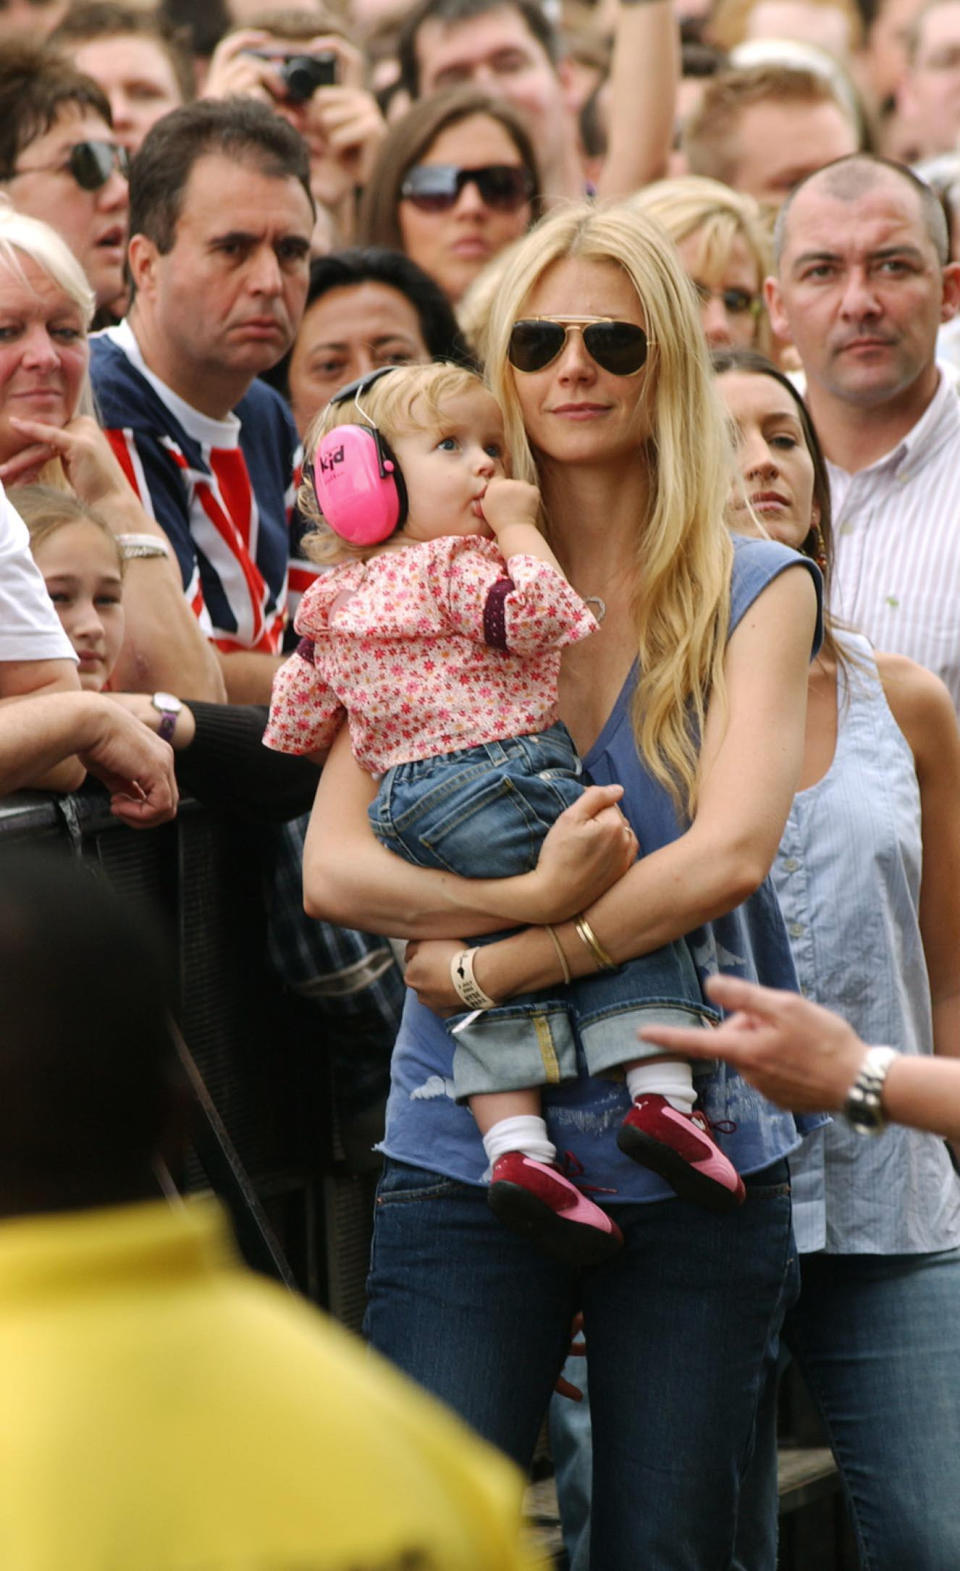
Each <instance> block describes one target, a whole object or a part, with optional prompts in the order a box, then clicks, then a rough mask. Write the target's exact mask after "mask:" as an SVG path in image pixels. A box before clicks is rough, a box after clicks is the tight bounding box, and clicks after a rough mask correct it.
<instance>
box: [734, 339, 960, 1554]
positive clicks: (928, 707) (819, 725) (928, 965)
mask: <svg viewBox="0 0 960 1571" xmlns="http://www.w3.org/2000/svg"><path fill="white" fill-rule="evenodd" d="M714 366H715V370H716V371H717V373H718V384H719V388H720V392H721V395H722V397H723V400H724V402H725V404H726V407H727V410H728V412H729V414H730V416H731V419H732V422H733V425H734V428H735V431H736V435H737V441H738V457H739V469H740V476H741V480H742V489H741V490H740V491H739V493H738V495H737V497H736V498H735V500H734V503H733V509H732V511H733V516H732V519H731V522H732V524H733V526H734V528H735V529H738V530H741V531H742V532H744V533H750V532H756V531H755V525H754V518H756V519H759V521H760V523H761V524H762V525H763V527H764V529H765V530H766V532H767V533H768V534H769V535H770V536H772V537H773V538H774V539H776V540H779V541H781V542H782V543H783V544H785V545H789V546H792V547H794V549H796V550H799V551H801V552H803V553H804V554H806V555H808V556H812V557H813V558H814V559H815V560H817V561H818V562H819V564H820V566H821V568H822V569H823V570H824V572H825V573H828V572H829V549H830V495H829V487H828V482H827V479H826V473H825V470H824V466H823V459H822V456H821V453H820V448H819V444H818V442H817V438H816V435H815V433H814V431H813V428H812V426H811V424H810V421H809V417H808V415H807V412H806V409H805V408H804V406H803V404H802V402H801V400H800V398H799V396H798V394H797V393H796V391H795V389H794V388H793V387H792V386H791V384H790V383H789V381H788V380H787V379H786V378H785V377H784V376H782V375H781V374H780V373H779V372H778V371H775V370H774V368H773V367H772V366H770V365H769V364H768V363H767V362H765V361H764V360H762V358H761V357H759V356H756V355H753V354H750V353H749V352H726V353H722V354H719V355H717V356H715V357H714ZM751 515H752V516H751ZM828 588H829V579H828ZM773 880H774V884H775V886H776V889H777V894H778V897H779V899H780V903H781V907H782V909H783V913H784V917H785V919H786V923H787V932H788V934H789V937H790V944H791V949H792V950H793V957H794V962H795V964H796V967H797V973H798V977H799V980H800V985H801V989H802V991H803V992H804V993H805V994H806V995H807V996H808V997H810V998H813V999H815V1000H816V1001H817V1002H818V1003H821V1004H825V1005H827V1006H828V1007H830V1008H831V1009H834V1010H836V1011H837V1012H838V1013H839V1014H841V1015H842V1016H843V1017H844V1018H845V1019H846V1020H848V1021H849V1022H850V1024H851V1025H852V1026H853V1027H854V1029H855V1030H856V1031H857V1033H858V1034H859V1035H860V1036H861V1037H862V1038H863V1039H864V1040H865V1041H868V1042H882V1043H885V1044H889V1045H890V1046H891V1047H894V1048H896V1049H897V1050H898V1051H900V1052H905V1053H940V1054H945V1055H949V1056H951V1057H956V1056H957V1055H958V1054H960V738H958V732H957V724H956V719H955V716H954V712H953V707H952V704H951V702H950V698H949V695H948V694H947V691H946V689H945V688H944V686H943V684H942V683H941V682H940V680H939V679H938V678H937V677H935V676H933V675H932V674H931V673H930V672H928V671H925V670H924V669H922V668H921V667H919V666H917V665H915V664H914V663H913V662H912V661H909V660H905V659H903V658H902V657H900V656H892V655H883V654H875V653H874V652H873V650H872V649H871V647H870V645H869V643H868V642H867V640H866V639H865V638H863V637H861V636H859V635H856V634H853V633H851V632H849V631H848V630H847V629H844V628H841V627H838V626H837V625H836V624H833V625H831V624H830V621H829V618H827V626H826V632H825V637H824V644H823V648H822V650H821V652H820V654H819V656H818V657H817V659H816V660H815V661H814V662H813V664H812V666H811V670H810V681H809V690H808V710H807V726H806V739H805V751H804V762H803V770H802V775H801V783H800V790H799V791H798V793H797V796H796V798H795V800H794V804H793V807H792V809H791V812H790V816H789V818H788V821H787V827H786V830H785V832H784V835H783V839H782V841H781V844H780V850H779V852H778V855H777V858H776V861H775V864H774V868H773ZM790 1168H791V1178H792V1184H793V1198H794V1226H795V1231H796V1235H797V1243H798V1247H799V1249H800V1252H801V1255H802V1270H801V1275H802V1282H803V1287H802V1292H801V1296H800V1299H799V1301H798V1302H797V1304H796V1305H795V1306H794V1308H793V1309H792V1310H791V1311H790V1312H789V1313H788V1315H787V1319H786V1323H785V1327H784V1339H785V1341H786V1343H787V1346H788V1347H789V1349H790V1351H791V1352H792V1354H793V1356H794V1357H795V1358H796V1359H797V1361H798V1363H799V1364H800V1366H801V1368H802V1370H803V1373H804V1376H805V1378H806V1380H807V1383H808V1385H809V1387H810V1390H811V1392H812V1394H813V1396H814V1399H815V1401H816V1402H817V1404H818V1406H819V1408H820V1410H821V1412H822V1414H823V1417H824V1420H825V1423H826V1426H827V1432H828V1435H829V1438H830V1442H831V1445H832V1447H833V1450H834V1453H835V1456H836V1459H837V1462H838V1465H839V1467H840V1470H841V1473H842V1476H843V1480H844V1484H845V1487H846V1490H847V1494H848V1498H849V1501H850V1504H851V1509H852V1513H853V1519H854V1523H855V1527H856V1532H857V1538H858V1542H859V1546H860V1552H861V1556H862V1559H863V1563H864V1564H865V1565H869V1567H870V1568H871V1571H902V1568H903V1567H905V1566H909V1567H910V1568H911V1571H947V1568H949V1567H954V1566H957V1565H960V1513H958V1511H957V1501H958V1499H960V1248H958V1245H960V1181H958V1179H957V1175H956V1173H955V1172H954V1170H953V1167H952V1165H951V1162H950V1158H949V1154H948V1151H947V1148H946V1146H945V1145H944V1144H943V1142H942V1141H939V1140H937V1139H935V1138H933V1137H932V1136H929V1135H924V1134H920V1133H918V1132H915V1131H911V1130H908V1129H903V1128H897V1129H890V1130H888V1131H886V1132H885V1133H884V1134H883V1135H882V1136H881V1138H879V1139H877V1140H872V1139H870V1138H868V1137H865V1136H863V1135H861V1134H859V1133H857V1132H856V1131H854V1130H853V1129H852V1128H851V1127H850V1126H849V1125H847V1124H846V1123H845V1122H843V1121H841V1120H837V1121H834V1122H833V1123H831V1124H830V1125H828V1126H827V1127H826V1128H823V1129H820V1130H817V1131H815V1132H814V1133H813V1134H811V1135H809V1136H808V1137H807V1139H806V1141H805V1143H804V1145H803V1147H802V1148H801V1150H800V1151H799V1152H798V1153H796V1154H795V1155H794V1156H792V1157H791V1159H790ZM772 1408H773V1404H772V1402H771V1403H770V1409H771V1418H770V1421H771V1422H772ZM762 1452H763V1448H762V1447H761V1452H760V1453H758V1454H761V1453H762ZM760 1487H761V1490H764V1491H766V1492H769V1491H770V1490H774V1489H775V1488H776V1480H775V1478H774V1477H772V1476H771V1475H770V1474H769V1471H768V1472H767V1476H766V1477H765V1478H764V1479H763V1480H762V1481H761V1485H760ZM751 1517H752V1518H753V1519H752V1521H751ZM766 1520H769V1516H768V1515H767V1514H765V1513H764V1512H763V1511H760V1510H758V1511H756V1513H755V1515H754V1514H753V1513H751V1512H749V1511H748V1512H745V1513H742V1514H741V1521H742V1523H743V1525H744V1528H745V1531H746V1533H747V1535H748V1536H749V1534H750V1533H751V1532H753V1531H755V1530H756V1529H757V1528H759V1527H760V1525H761V1524H762V1523H763V1522H765V1521H766ZM745 1563H747V1564H749V1563H751V1562H750V1560H749V1558H748V1559H747V1560H746V1561H745Z"/></svg>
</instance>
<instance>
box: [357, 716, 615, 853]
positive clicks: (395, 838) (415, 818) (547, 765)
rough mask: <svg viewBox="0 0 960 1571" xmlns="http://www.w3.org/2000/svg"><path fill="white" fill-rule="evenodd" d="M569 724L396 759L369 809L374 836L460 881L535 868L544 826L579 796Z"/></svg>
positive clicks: (577, 765)
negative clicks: (436, 753)
mask: <svg viewBox="0 0 960 1571" xmlns="http://www.w3.org/2000/svg"><path fill="white" fill-rule="evenodd" d="M583 789H584V778H583V768H582V765H581V763H580V759H579V757H578V756H577V751H576V749H575V747H574V745H573V742H572V740H571V738H570V733H569V732H568V731H567V728H566V726H564V725H561V724H560V723H559V722H558V723H557V724H556V725H553V726H550V728H549V730H547V731H540V732H538V733H537V734H536V735H533V736H517V737H508V738H507V739H506V740H505V741H502V742H482V743H480V744H479V745H478V746H476V747H467V748H463V749H461V750H460V751H459V752H456V753H443V754H441V755H439V756H438V757H435V758H418V759H414V760H412V761H411V762H410V763H407V764H395V765H394V767H393V768H392V769H389V770H388V771H387V773H386V774H385V775H384V777H383V779H382V780H381V782H380V788H379V790H378V791H377V795H376V797H375V799H374V801H373V802H372V803H371V805H370V810H369V812H370V822H371V824H372V826H373V832H374V834H375V835H376V837H377V839H378V840H379V841H381V842H382V844H383V845H385V846H386V847H387V848H388V850H390V851H394V852H395V853H396V854H397V855H398V856H402V857H403V859H404V861H407V862H412V863H414V865H415V866H418V867H435V868H441V869H442V870H443V871H444V872H447V873H459V874H460V875H461V877H463V878H513V877H514V876H515V875H517V874H519V873H528V872H529V871H530V869H531V868H533V867H535V866H536V863H537V857H538V856H539V855H540V847H541V846H542V844H543V841H544V837H545V835H546V833H547V830H548V829H550V827H551V826H552V825H553V824H554V823H555V822H556V820H557V819H558V818H559V816H560V814H561V813H562V812H563V811H564V809H565V808H567V807H570V806H571V804H572V803H573V802H576V801H577V800H578V798H579V797H580V796H581V795H582V794H583Z"/></svg>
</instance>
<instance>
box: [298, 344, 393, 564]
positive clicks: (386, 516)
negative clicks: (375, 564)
mask: <svg viewBox="0 0 960 1571" xmlns="http://www.w3.org/2000/svg"><path fill="white" fill-rule="evenodd" d="M395 370H397V367H396V366H392V365H386V366H381V367H380V368H379V370H377V371H371V372H370V373H369V374H368V375H367V376H362V377H360V378H359V380H358V381H356V382H349V383H348V384H347V386H346V387H342V388H341V389H340V391H339V392H338V393H335V394H334V396H333V398H331V400H330V402H331V404H345V403H348V402H349V401H350V400H352V399H356V398H358V397H359V395H360V394H361V393H365V392H366V390H367V388H368V387H372V386H373V384H374V382H377V381H379V379H380V377H382V376H386V375H387V374H388V372H390V371H395ZM305 474H306V477H307V478H309V479H311V480H312V481H313V488H314V490H315V491H316V493H317V502H318V504H319V507H320V511H321V513H322V514H323V516H324V519H325V521H326V523H328V524H329V526H330V528H331V529H332V530H333V531H334V533H335V534H338V535H339V536H340V538H341V539H342V540H348V541H349V542H350V544H351V545H359V546H366V545H378V544H379V542H380V541H381V540H387V539H389V537H390V535H392V534H393V533H394V532H395V531H396V530H397V529H401V528H402V527H403V524H404V522H405V520H406V516H407V488H406V486H405V485H404V482H403V475H402V473H401V470H400V466H399V464H398V463H397V460H396V459H395V458H394V456H393V453H392V452H391V451H390V444H389V442H388V441H387V439H386V437H385V436H383V435H382V433H381V432H380V431H378V430H377V427H376V426H375V425H373V424H372V423H371V424H370V425H366V426H363V425H338V426H335V427H334V429H333V430H332V431H328V432H327V434H326V435H325V436H322V437H321V438H320V440H319V442H318V443H317V445H316V447H315V449H314V452H313V459H312V462H311V463H309V464H308V465H307V466H306V471H305Z"/></svg>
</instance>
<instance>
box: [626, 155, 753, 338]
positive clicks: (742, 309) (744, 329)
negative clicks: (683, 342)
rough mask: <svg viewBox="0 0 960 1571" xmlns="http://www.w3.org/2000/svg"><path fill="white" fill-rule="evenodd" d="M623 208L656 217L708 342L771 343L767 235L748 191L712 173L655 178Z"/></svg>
mask: <svg viewBox="0 0 960 1571" xmlns="http://www.w3.org/2000/svg"><path fill="white" fill-rule="evenodd" d="M626 205H627V207H629V208H632V209H633V210H634V211H635V212H638V213H647V214H648V215H649V216H650V217H651V218H655V219H656V220H657V222H658V223H659V224H662V225H663V227H664V229H665V230H666V231H667V234H668V235H669V236H670V238H671V240H672V241H673V242H674V244H675V245H676V247H677V250H678V251H679V252H680V259H681V261H682V262H683V265H684V267H685V269H686V272H687V275H688V277H689V278H690V280H691V282H692V284H693V287H694V289H695V290H696V291H697V294H698V296H699V298H700V320H701V322H702V323H703V330H704V333H705V334H706V338H707V343H708V344H709V346H710V348H711V349H762V350H764V351H765V352H768V351H769V349H770V343H771V340H770V328H769V324H768V322H767V315H766V311H765V309H764V304H763V280H764V278H765V277H766V275H767V273H768V272H769V271H770V267H771V253H770V240H769V235H768V232H767V229H766V227H765V225H764V222H763V216H762V214H761V211H760V207H759V206H758V204H757V203H756V202H755V201H754V199H753V197H752V196H748V195H747V194H746V192H743V191H733V190H731V188H730V187H729V186H726V185H722V184H721V183H720V181H719V180H708V179H706V178H705V177H704V176H702V175H681V176H678V177H677V179H675V180H657V181H655V182H654V184H653V185H648V186H645V187H644V189H643V190H642V191H638V192H637V194H636V195H635V196H632V197H630V198H629V200H628V202H627V204H626Z"/></svg>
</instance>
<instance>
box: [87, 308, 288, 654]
mask: <svg viewBox="0 0 960 1571" xmlns="http://www.w3.org/2000/svg"><path fill="white" fill-rule="evenodd" d="M91 348H92V353H91V364H90V370H91V376H92V379H93V385H94V390H95V392H96V396H97V403H98V405H99V408H100V415H101V420H102V423H103V425H104V426H105V428H106V432H107V436H108V437H109V439H110V443H111V446H112V447H113V450H114V452H115V453H116V455H117V458H118V459H119V461H120V463H121V465H122V467H123V470H124V472H125V474H126V476H127V479H128V480H129V481H130V484H131V485H132V487H133V489H134V490H135V491H136V493H137V496H138V497H139V499H140V501H141V503H142V504H143V506H144V508H145V509H146V511H147V512H148V513H149V514H150V515H151V517H153V518H155V519H156V521H157V523H158V524H159V525H160V526H161V528H162V529H163V530H164V531H165V533H166V534H167V536H168V538H169V540H170V543H171V545H172V546H173V549H174V551H175V552H176V554H177V560H178V562H179V564H180V571H181V574H182V577H183V585H184V592H185V594H186V595H187V598H188V600H189V601H190V604H191V606H192V607H193V610H194V613H195V614H196V616H197V618H198V620H199V622H200V625H201V626H202V627H203V628H204V631H205V632H206V633H207V634H208V636H209V637H211V638H212V639H213V640H214V642H215V643H216V644H217V646H218V647H219V648H220V649H223V650H225V651H231V650H240V649H253V650H258V651H260V652H261V653H264V654H276V653H278V652H279V650H280V648H281V645H282V640H283V633H284V628H285V626H286V624H287V621H288V617H292V613H293V609H295V603H296V599H297V598H298V594H299V591H302V590H303V589H304V588H306V587H307V585H308V584H309V583H311V582H312V581H313V578H314V577H315V576H316V569H315V568H314V567H312V566H311V564H310V563H307V562H300V561H299V560H297V559H296V558H295V557H293V553H292V550H291V517H292V512H293V500H294V474H295V470H296V467H297V464H298V463H299V444H298V440H297V434H296V430H295V428H294V426H293V422H292V420H291V419H290V415H289V413H288V411H287V409H286V406H285V405H284V403H283V400H282V399H281V398H280V397H279V395H278V394H277V393H275V392H274V391H273V389H272V388H269V387H266V386H265V385H264V384H263V383H260V382H254V383H253V385H252V386H251V388H250V389H249V391H248V392H247V393H246V394H245V395H244V397H243V398H242V399H241V400H240V402H239V403H238V404H237V407H236V409H235V410H234V411H233V412H232V413H231V414H230V415H228V416H227V418H226V419H225V420H213V419H211V418H210V417H209V416H207V415H204V414H202V413H201V412H200V411H199V410H198V409H194V408H193V407H192V406H191V405H190V404H188V403H186V402H185V401H184V400H183V399H182V398H179V397H178V396H177V394H176V393H175V392H173V390H172V389H171V388H169V387H167V386H166V384H165V383H164V382H161V381H160V379H159V377H156V376H154V375H153V373H152V372H151V371H150V370H149V368H148V367H147V366H146V364H145V363H144V360H143V357H142V355H141V353H140V348H139V345H138V344H137V341H136V339H135V338H134V335H133V333H132V331H131V329H130V327H129V326H128V324H127V323H126V322H122V323H121V324H120V326H119V327H115V328H108V329H107V331H106V332H104V333H99V334H96V335H95V336H94V338H93V339H92V340H91ZM292 558H293V559H292ZM291 594H292V603H291Z"/></svg>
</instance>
